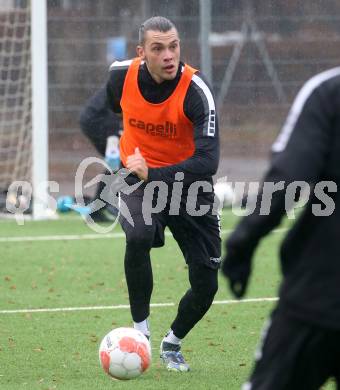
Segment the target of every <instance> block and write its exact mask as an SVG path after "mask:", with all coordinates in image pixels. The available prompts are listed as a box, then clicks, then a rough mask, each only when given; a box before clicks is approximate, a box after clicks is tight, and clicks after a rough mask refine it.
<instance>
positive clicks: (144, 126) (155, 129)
mask: <svg viewBox="0 0 340 390" xmlns="http://www.w3.org/2000/svg"><path fill="white" fill-rule="evenodd" d="M129 125H130V126H131V127H136V128H137V129H141V130H144V131H145V132H146V133H147V134H149V135H151V136H153V137H164V138H170V139H174V138H176V136H177V128H176V125H175V124H174V123H172V122H169V121H166V122H165V123H162V124H161V123H152V122H144V121H141V120H138V119H135V118H130V119H129Z"/></svg>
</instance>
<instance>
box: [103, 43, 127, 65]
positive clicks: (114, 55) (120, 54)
mask: <svg viewBox="0 0 340 390" xmlns="http://www.w3.org/2000/svg"><path fill="white" fill-rule="evenodd" d="M126 57H127V41H126V38H125V37H113V38H108V40H107V43H106V60H107V63H108V64H111V63H112V62H113V61H121V60H125V59H126Z"/></svg>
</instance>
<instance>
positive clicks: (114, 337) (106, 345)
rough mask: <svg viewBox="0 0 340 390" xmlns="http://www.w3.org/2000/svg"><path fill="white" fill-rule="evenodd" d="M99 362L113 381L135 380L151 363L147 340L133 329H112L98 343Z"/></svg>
mask: <svg viewBox="0 0 340 390" xmlns="http://www.w3.org/2000/svg"><path fill="white" fill-rule="evenodd" d="M99 361H100V364H101V366H102V368H103V370H104V371H105V372H106V373H107V374H108V375H110V376H111V377H113V378H115V379H133V378H137V377H138V376H139V375H141V374H142V373H143V372H144V371H145V370H147V369H148V367H149V366H150V363H151V347H150V343H149V340H148V339H147V338H146V337H145V336H144V334H143V333H142V332H140V331H139V330H137V329H134V328H116V329H113V330H111V332H109V333H108V334H107V335H106V336H105V337H104V338H103V340H102V342H101V343H100V347H99Z"/></svg>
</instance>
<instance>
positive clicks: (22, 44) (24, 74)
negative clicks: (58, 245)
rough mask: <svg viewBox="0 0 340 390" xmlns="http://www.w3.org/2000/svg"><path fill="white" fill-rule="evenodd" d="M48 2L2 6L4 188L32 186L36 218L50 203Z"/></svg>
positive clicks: (0, 184)
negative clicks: (15, 185)
mask: <svg viewBox="0 0 340 390" xmlns="http://www.w3.org/2000/svg"><path fill="white" fill-rule="evenodd" d="M46 3H47V0H2V1H1V2H0V75H1V76H0V190H1V193H2V194H6V193H7V191H8V188H9V187H10V186H11V184H12V183H14V182H19V181H21V182H28V183H29V184H30V185H31V188H32V190H33V193H32V194H31V195H32V200H31V206H32V216H33V218H34V219H42V218H45V217H46V210H47V199H48V194H47V180H48V89H47V71H48V68H47V4H46Z"/></svg>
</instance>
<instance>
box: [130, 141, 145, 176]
mask: <svg viewBox="0 0 340 390" xmlns="http://www.w3.org/2000/svg"><path fill="white" fill-rule="evenodd" d="M126 168H127V169H129V170H130V171H131V172H132V173H134V174H135V175H137V176H138V177H139V178H140V179H141V180H144V181H146V180H148V166H147V165H146V161H145V159H144V157H143V156H142V154H141V152H140V150H139V148H136V149H135V153H134V154H131V155H130V156H128V158H127V160H126Z"/></svg>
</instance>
